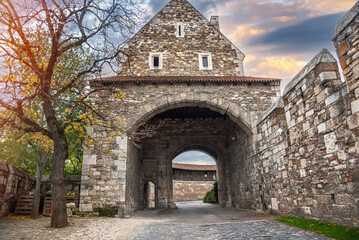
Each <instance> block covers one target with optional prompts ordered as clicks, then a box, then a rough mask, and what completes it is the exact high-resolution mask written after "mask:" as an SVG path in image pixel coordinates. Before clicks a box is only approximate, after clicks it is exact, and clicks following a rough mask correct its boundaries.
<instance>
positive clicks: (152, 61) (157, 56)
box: [148, 53, 163, 69]
mask: <svg viewBox="0 0 359 240" xmlns="http://www.w3.org/2000/svg"><path fill="white" fill-rule="evenodd" d="M148 62H149V65H150V69H162V65H163V55H162V53H150V56H149V59H148Z"/></svg>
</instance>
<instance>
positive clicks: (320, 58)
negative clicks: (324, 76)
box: [283, 48, 337, 97]
mask: <svg viewBox="0 0 359 240" xmlns="http://www.w3.org/2000/svg"><path fill="white" fill-rule="evenodd" d="M323 62H327V63H328V62H333V63H336V62H337V61H336V60H335V58H334V57H333V55H332V54H331V53H330V52H329V51H328V49H326V48H324V49H323V50H322V51H320V52H319V53H318V54H317V55H316V56H315V57H314V58H313V59H312V60H311V61H310V62H309V63H307V65H305V66H304V67H303V68H302V70H301V71H300V72H299V73H298V74H297V75H296V76H295V77H294V78H293V79H292V80H291V81H290V82H289V83H288V84H287V85H286V86H285V88H284V92H283V97H284V96H285V95H287V94H288V93H289V92H290V91H291V90H292V89H293V88H294V87H295V86H297V85H298V84H299V83H300V82H301V81H302V80H303V79H304V78H305V77H306V76H307V74H308V73H310V72H311V71H312V70H313V69H314V68H315V67H316V66H317V65H318V64H319V63H323Z"/></svg>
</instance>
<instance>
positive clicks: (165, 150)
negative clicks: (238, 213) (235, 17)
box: [81, 0, 280, 212]
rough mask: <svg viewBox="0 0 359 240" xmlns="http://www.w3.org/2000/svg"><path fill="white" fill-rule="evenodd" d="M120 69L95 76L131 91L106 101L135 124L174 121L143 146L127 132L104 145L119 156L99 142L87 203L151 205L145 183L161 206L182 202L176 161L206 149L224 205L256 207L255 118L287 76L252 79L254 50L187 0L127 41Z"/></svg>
mask: <svg viewBox="0 0 359 240" xmlns="http://www.w3.org/2000/svg"><path fill="white" fill-rule="evenodd" d="M123 50H124V52H125V54H124V55H123V56H122V57H121V58H120V61H121V63H122V64H121V70H122V73H121V75H120V76H114V77H109V78H105V79H94V80H93V81H92V82H91V87H92V88H101V87H102V86H104V85H106V86H114V87H118V88H121V89H122V90H123V91H124V92H125V93H126V95H127V100H126V105H127V108H126V111H125V112H121V110H122V109H121V108H120V107H119V105H120V103H118V105H117V106H116V103H115V102H114V103H113V105H112V106H106V108H107V109H111V111H112V112H113V114H114V115H119V116H124V117H126V119H127V120H126V122H125V124H126V125H127V128H128V129H133V128H135V127H136V126H139V125H140V124H143V123H156V122H157V121H159V120H161V119H166V124H165V125H164V126H162V127H161V128H160V129H158V133H157V134H156V135H154V136H153V137H151V138H148V139H144V140H143V141H142V142H141V145H142V146H143V147H142V148H137V147H136V146H135V145H134V144H133V142H131V140H129V139H126V138H121V137H117V138H116V139H114V140H113V141H114V142H113V144H109V145H108V144H104V145H103V147H109V148H111V149H112V150H113V151H114V152H117V153H118V156H116V157H113V156H109V155H106V153H101V154H99V153H98V152H96V150H95V149H91V148H90V149H89V150H88V151H87V153H86V155H85V157H84V162H83V180H82V190H81V208H82V210H84V211H86V210H88V211H92V210H93V209H94V208H98V207H103V206H105V205H120V206H123V207H125V208H126V209H127V211H128V212H131V211H133V210H137V209H142V208H144V207H146V206H145V202H146V201H145V196H146V194H145V189H146V188H145V184H146V183H147V182H148V181H151V182H152V183H154V184H155V186H156V207H159V208H167V207H169V206H170V205H171V203H172V169H171V166H172V164H171V161H172V160H173V158H175V157H176V156H177V155H178V154H180V153H182V152H184V151H187V150H201V151H205V152H207V153H209V154H210V155H211V156H213V157H214V158H215V159H216V161H217V168H218V179H219V180H218V182H219V191H220V202H221V204H222V205H224V206H232V205H235V206H238V207H239V206H242V207H251V206H252V205H253V199H252V198H253V197H252V193H251V192H252V189H251V184H250V183H249V182H248V179H249V176H247V174H248V171H247V169H246V168H247V167H248V166H249V164H250V162H251V161H253V158H254V150H253V148H254V145H253V135H254V134H255V122H257V120H258V118H259V117H260V116H261V114H262V113H263V111H264V110H266V109H267V108H269V107H270V106H271V105H272V104H273V103H274V102H275V101H276V100H277V99H278V98H279V96H280V92H279V83H280V80H279V79H273V78H258V77H247V76H244V70H243V59H244V54H243V53H242V52H241V51H240V50H239V49H238V48H237V47H236V46H235V45H234V44H233V43H231V42H230V41H229V40H228V39H227V38H226V37H225V36H224V35H223V34H222V33H221V32H220V30H219V24H218V17H214V18H212V22H211V21H208V20H207V19H206V18H205V17H204V16H203V15H202V14H201V13H200V12H198V11H197V10H196V9H195V8H194V7H193V6H192V5H191V4H190V3H189V2H188V1H186V0H172V1H170V2H169V3H168V4H167V5H166V6H165V7H164V8H163V9H162V10H161V11H160V12H159V13H157V14H156V15H155V16H154V17H153V18H152V19H151V20H150V21H149V22H148V23H147V24H146V25H145V26H144V27H143V28H142V29H141V30H140V31H139V32H138V33H137V34H136V35H135V36H134V37H133V38H131V39H130V40H129V41H128V42H127V43H126V45H125V46H124V48H123Z"/></svg>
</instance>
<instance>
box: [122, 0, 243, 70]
mask: <svg viewBox="0 0 359 240" xmlns="http://www.w3.org/2000/svg"><path fill="white" fill-rule="evenodd" d="M177 23H183V28H184V29H182V35H183V37H176V26H177V25H176V24H177ZM124 51H125V53H126V54H125V55H124V56H122V57H121V59H122V68H123V69H122V70H123V72H122V73H121V75H137V76H143V75H148V76H149V75H163V76H169V75H172V76H173V75H177V76H188V75H190V76H229V75H232V76H233V75H244V70H243V59H244V55H243V53H242V52H241V51H240V50H239V49H238V48H237V47H236V46H235V45H234V44H232V43H231V42H230V41H229V40H228V39H227V38H226V37H225V36H224V35H223V34H222V33H221V32H220V31H219V30H218V29H217V28H216V26H215V25H213V24H212V23H211V22H209V21H208V20H207V19H206V18H205V17H204V16H203V15H202V14H201V13H199V12H198V11H197V10H196V9H195V8H194V7H193V6H192V5H191V4H190V3H189V2H187V1H186V0H177V1H170V2H169V3H168V4H167V5H166V6H165V7H164V8H163V9H162V10H161V11H160V12H159V13H158V14H156V15H155V16H154V18H153V19H152V20H151V21H149V22H148V23H147V24H146V25H145V26H144V27H143V28H142V29H141V30H140V31H139V32H138V33H137V34H136V35H135V36H134V37H133V38H131V40H129V42H128V43H127V44H126V45H125V47H124ZM150 53H162V55H163V67H162V69H161V70H158V69H150V67H149V64H150V60H149V57H150ZM199 53H210V54H211V57H212V62H213V63H212V66H213V70H211V71H209V70H199V56H198V54H199ZM127 60H129V61H127Z"/></svg>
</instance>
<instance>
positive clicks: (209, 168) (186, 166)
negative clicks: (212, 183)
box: [172, 163, 217, 171]
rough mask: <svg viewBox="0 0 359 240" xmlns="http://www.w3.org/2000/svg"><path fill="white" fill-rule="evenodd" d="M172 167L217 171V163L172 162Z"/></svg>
mask: <svg viewBox="0 0 359 240" xmlns="http://www.w3.org/2000/svg"><path fill="white" fill-rule="evenodd" d="M172 168H175V169H181V170H192V171H193V170H194V171H216V170H217V167H216V165H194V164H182V163H172Z"/></svg>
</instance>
